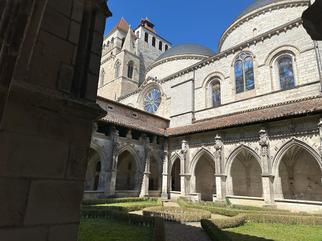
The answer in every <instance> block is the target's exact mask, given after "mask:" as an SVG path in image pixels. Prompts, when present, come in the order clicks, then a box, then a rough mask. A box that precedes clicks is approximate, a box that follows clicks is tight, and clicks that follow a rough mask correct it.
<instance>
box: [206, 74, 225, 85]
mask: <svg viewBox="0 0 322 241" xmlns="http://www.w3.org/2000/svg"><path fill="white" fill-rule="evenodd" d="M214 78H218V80H220V83H221V81H223V80H224V79H225V76H224V75H223V73H221V72H219V71H215V72H213V73H211V74H209V75H207V77H206V78H205V79H204V81H203V82H202V87H203V88H206V87H207V86H208V84H209V82H211V81H212V80H213V79H214Z"/></svg>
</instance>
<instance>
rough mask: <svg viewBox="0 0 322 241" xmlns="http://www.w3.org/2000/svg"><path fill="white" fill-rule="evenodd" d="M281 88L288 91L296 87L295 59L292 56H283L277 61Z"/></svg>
mask: <svg viewBox="0 0 322 241" xmlns="http://www.w3.org/2000/svg"><path fill="white" fill-rule="evenodd" d="M277 68H278V75H279V83H280V88H281V89H282V90H288V89H292V88H294V87H295V77H294V68H293V58H292V56H290V55H283V56H281V57H279V58H278V59H277Z"/></svg>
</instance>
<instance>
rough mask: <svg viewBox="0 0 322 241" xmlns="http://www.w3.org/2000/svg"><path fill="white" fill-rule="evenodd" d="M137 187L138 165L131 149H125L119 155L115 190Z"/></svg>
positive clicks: (134, 188)
mask: <svg viewBox="0 0 322 241" xmlns="http://www.w3.org/2000/svg"><path fill="white" fill-rule="evenodd" d="M136 189H137V165H136V161H135V158H134V157H133V155H132V154H131V153H130V152H129V151H124V152H123V153H121V154H120V155H119V157H118V162H117V175H116V185H115V190H117V191H119V190H123V191H124V190H128V191H129V190H136Z"/></svg>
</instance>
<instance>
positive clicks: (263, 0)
mask: <svg viewBox="0 0 322 241" xmlns="http://www.w3.org/2000/svg"><path fill="white" fill-rule="evenodd" d="M283 1H285V0H255V1H254V3H252V4H251V5H249V6H248V7H247V8H246V9H245V10H244V11H242V12H241V14H240V15H239V16H238V18H241V17H243V16H245V15H247V14H248V13H250V12H252V11H254V10H256V9H259V8H262V7H265V6H266V5H270V4H273V3H278V2H283ZM238 18H237V19H238Z"/></svg>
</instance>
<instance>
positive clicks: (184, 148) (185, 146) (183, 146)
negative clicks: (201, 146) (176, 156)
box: [181, 140, 189, 154]
mask: <svg viewBox="0 0 322 241" xmlns="http://www.w3.org/2000/svg"><path fill="white" fill-rule="evenodd" d="M188 150H189V145H188V142H187V141H186V140H182V142H181V153H182V154H186V153H187V152H188Z"/></svg>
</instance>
